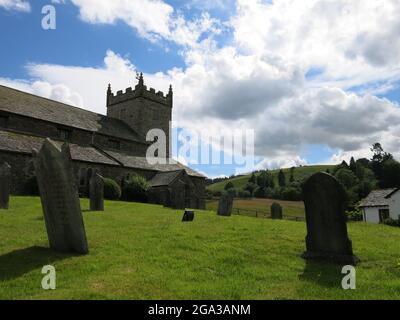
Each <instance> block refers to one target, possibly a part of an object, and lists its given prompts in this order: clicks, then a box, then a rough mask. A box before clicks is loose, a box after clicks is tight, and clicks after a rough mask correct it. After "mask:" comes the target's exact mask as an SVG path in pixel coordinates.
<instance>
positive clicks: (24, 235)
mask: <svg viewBox="0 0 400 320" xmlns="http://www.w3.org/2000/svg"><path fill="white" fill-rule="evenodd" d="M87 208H88V201H87V200H82V209H87ZM181 218H182V212H177V211H173V210H170V209H166V208H162V207H159V206H154V205H144V204H129V203H123V202H106V211H105V212H104V213H93V212H87V211H85V212H84V219H85V226H86V231H87V237H88V241H89V246H90V254H89V255H87V256H73V255H64V254H58V253H55V252H52V251H50V250H49V249H47V246H48V243H47V236H46V232H45V226H44V221H43V218H42V213H41V206H40V201H39V199H38V198H23V197H13V198H12V199H11V209H10V210H9V211H1V212H0V236H1V241H0V298H1V299H399V298H400V256H399V252H400V229H397V228H391V227H387V226H382V225H368V224H364V223H353V224H350V225H349V233H350V237H351V239H352V241H353V247H354V251H355V253H356V254H357V255H358V256H359V257H360V258H361V260H362V263H361V264H360V265H359V266H358V267H357V290H351V291H345V290H342V289H341V279H342V278H341V277H342V275H341V273H340V271H341V268H340V267H339V266H332V265H328V264H324V263H316V262H308V263H306V262H305V261H304V260H303V259H301V257H300V255H301V253H302V252H303V251H304V248H305V243H304V238H305V235H306V226H305V224H304V223H302V222H292V221H272V220H267V219H254V218H248V217H242V216H233V217H230V218H224V217H218V216H217V215H216V214H215V213H214V212H208V211H204V212H201V211H198V212H197V213H196V218H195V221H194V222H193V223H182V222H180V221H181ZM46 264H52V265H54V266H55V268H56V270H57V290H55V291H44V290H42V289H41V285H40V284H41V280H42V276H43V275H42V274H41V268H42V266H44V265H46Z"/></svg>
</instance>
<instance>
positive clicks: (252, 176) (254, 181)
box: [249, 172, 257, 184]
mask: <svg viewBox="0 0 400 320" xmlns="http://www.w3.org/2000/svg"><path fill="white" fill-rule="evenodd" d="M249 182H250V183H254V184H255V183H256V182H257V178H256V175H255V173H254V172H253V173H252V174H251V178H250V179H249Z"/></svg>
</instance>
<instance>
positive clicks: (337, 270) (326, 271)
mask: <svg viewBox="0 0 400 320" xmlns="http://www.w3.org/2000/svg"><path fill="white" fill-rule="evenodd" d="M343 277H344V275H343V274H342V266H340V265H338V264H331V263H327V262H322V261H318V260H306V266H305V268H304V271H303V273H302V274H301V275H300V276H299V279H300V280H304V281H310V282H314V283H315V284H318V285H320V286H323V287H327V288H334V287H336V288H337V287H338V286H340V285H341V282H342V279H343Z"/></svg>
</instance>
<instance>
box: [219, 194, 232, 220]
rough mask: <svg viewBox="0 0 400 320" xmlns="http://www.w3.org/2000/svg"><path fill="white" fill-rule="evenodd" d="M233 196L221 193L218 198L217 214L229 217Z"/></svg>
mask: <svg viewBox="0 0 400 320" xmlns="http://www.w3.org/2000/svg"><path fill="white" fill-rule="evenodd" d="M232 208H233V197H232V196H230V195H228V194H223V195H222V196H221V198H220V199H219V204H218V215H219V216H224V217H230V216H231V215H232Z"/></svg>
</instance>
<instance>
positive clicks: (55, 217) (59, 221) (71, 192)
mask: <svg viewBox="0 0 400 320" xmlns="http://www.w3.org/2000/svg"><path fill="white" fill-rule="evenodd" d="M33 156H34V165H35V172H36V177H37V181H38V185H39V191H40V198H41V201H42V207H43V213H44V218H45V222H46V229H47V234H48V238H49V243H50V247H51V248H52V249H54V250H56V251H61V252H74V253H80V254H87V253H88V251H89V250H88V244H87V240H86V233H85V227H84V224H83V218H82V212H81V207H80V202H79V197H78V190H77V187H76V184H75V178H74V175H73V168H72V161H71V153H70V149H69V146H68V144H64V145H63V146H62V148H61V150H60V149H59V147H58V146H57V144H55V143H54V142H53V141H52V140H50V139H46V141H45V142H44V144H43V146H42V148H41V150H40V151H39V152H37V151H33Z"/></svg>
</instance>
